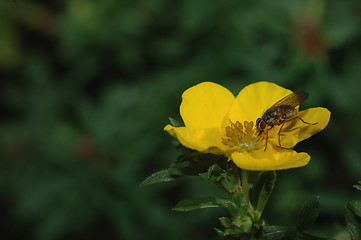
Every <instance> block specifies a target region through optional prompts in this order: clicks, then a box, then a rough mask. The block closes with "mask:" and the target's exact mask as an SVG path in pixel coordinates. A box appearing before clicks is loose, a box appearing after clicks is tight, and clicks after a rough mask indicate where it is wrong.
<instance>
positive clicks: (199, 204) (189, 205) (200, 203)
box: [173, 197, 229, 211]
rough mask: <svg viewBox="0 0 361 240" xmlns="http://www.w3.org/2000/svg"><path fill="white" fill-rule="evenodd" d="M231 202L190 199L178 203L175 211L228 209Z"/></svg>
mask: <svg viewBox="0 0 361 240" xmlns="http://www.w3.org/2000/svg"><path fill="white" fill-rule="evenodd" d="M228 204H229V200H225V199H221V198H215V197H201V198H188V199H184V200H182V201H180V202H178V203H177V205H176V206H175V207H174V208H173V210H174V211H191V210H195V209H200V208H210V207H227V206H228Z"/></svg>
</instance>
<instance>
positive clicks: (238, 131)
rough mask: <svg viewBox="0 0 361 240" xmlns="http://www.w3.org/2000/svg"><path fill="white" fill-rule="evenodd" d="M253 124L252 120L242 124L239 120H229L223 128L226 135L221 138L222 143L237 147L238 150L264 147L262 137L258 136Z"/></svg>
mask: <svg viewBox="0 0 361 240" xmlns="http://www.w3.org/2000/svg"><path fill="white" fill-rule="evenodd" d="M254 126H255V125H254V123H253V121H250V122H247V121H244V123H243V125H242V123H240V122H239V121H236V122H235V123H233V122H231V124H230V125H229V126H227V127H226V129H225V136H226V137H224V138H222V143H223V144H224V145H228V146H230V147H236V148H238V151H239V152H244V151H252V150H257V149H260V148H262V147H264V146H263V144H262V137H261V136H258V134H257V129H256V128H254Z"/></svg>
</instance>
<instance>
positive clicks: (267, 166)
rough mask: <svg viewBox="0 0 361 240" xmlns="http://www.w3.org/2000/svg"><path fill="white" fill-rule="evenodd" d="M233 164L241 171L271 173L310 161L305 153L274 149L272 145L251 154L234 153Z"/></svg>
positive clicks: (300, 165) (303, 164)
mask: <svg viewBox="0 0 361 240" xmlns="http://www.w3.org/2000/svg"><path fill="white" fill-rule="evenodd" d="M231 158H232V160H233V162H234V163H235V164H236V165H237V166H238V167H239V168H242V169H246V170H253V171H271V170H282V169H289V168H296V167H302V166H305V165H306V164H307V163H308V162H309V161H310V158H311V157H310V156H309V155H308V154H307V153H304V152H301V153H297V152H296V151H294V150H288V149H282V148H279V149H277V150H276V149H275V148H273V146H272V145H269V146H267V150H266V151H264V150H263V149H260V150H257V151H251V152H241V153H240V152H234V153H233V154H232V156H231Z"/></svg>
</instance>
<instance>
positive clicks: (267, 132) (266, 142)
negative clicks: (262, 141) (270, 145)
mask: <svg viewBox="0 0 361 240" xmlns="http://www.w3.org/2000/svg"><path fill="white" fill-rule="evenodd" d="M267 142H268V130H267V131H266V146H265V147H264V150H263V151H266V149H267Z"/></svg>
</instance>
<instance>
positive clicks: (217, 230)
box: [214, 228, 224, 238]
mask: <svg viewBox="0 0 361 240" xmlns="http://www.w3.org/2000/svg"><path fill="white" fill-rule="evenodd" d="M214 230H216V232H217V234H218V236H220V237H222V238H223V237H224V233H223V231H222V230H221V229H218V228H214Z"/></svg>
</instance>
